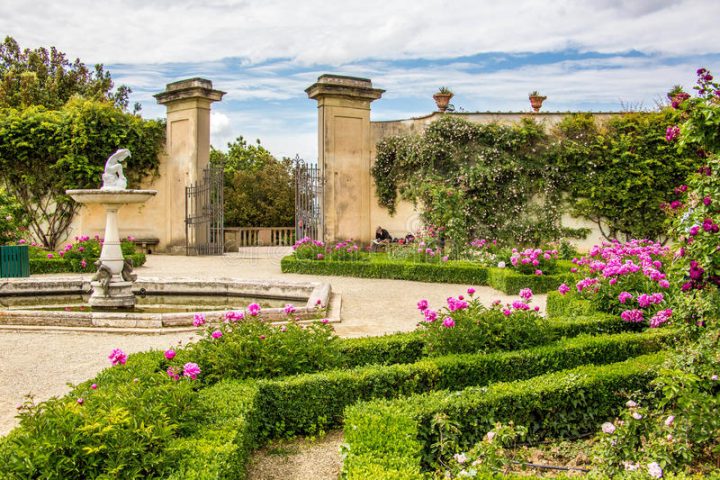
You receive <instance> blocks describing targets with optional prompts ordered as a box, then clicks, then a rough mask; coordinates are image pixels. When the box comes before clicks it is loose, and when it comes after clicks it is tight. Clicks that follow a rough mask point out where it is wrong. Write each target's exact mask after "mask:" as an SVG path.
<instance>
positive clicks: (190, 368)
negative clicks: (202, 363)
mask: <svg viewBox="0 0 720 480" xmlns="http://www.w3.org/2000/svg"><path fill="white" fill-rule="evenodd" d="M183 375H184V376H186V377H188V378H190V379H191V380H195V379H196V378H197V376H198V375H200V367H198V364H197V363H192V362H188V363H186V364H185V365H184V366H183Z"/></svg>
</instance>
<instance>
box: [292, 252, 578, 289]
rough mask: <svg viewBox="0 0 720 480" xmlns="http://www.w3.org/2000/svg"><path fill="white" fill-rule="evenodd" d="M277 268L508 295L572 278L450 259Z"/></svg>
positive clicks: (296, 262) (299, 262)
mask: <svg viewBox="0 0 720 480" xmlns="http://www.w3.org/2000/svg"><path fill="white" fill-rule="evenodd" d="M280 267H281V269H282V271H283V273H304V274H311V275H337V276H346V277H360V278H391V279H399V280H414V281H419V282H434V283H459V284H466V285H478V286H480V285H489V286H491V287H493V288H496V289H498V290H501V291H503V292H505V293H507V294H516V293H517V292H519V291H520V289H522V288H531V289H532V290H533V292H535V293H544V292H548V291H551V290H555V289H556V288H557V287H558V286H560V284H561V283H563V282H567V281H569V280H570V279H571V278H572V275H571V274H569V273H567V274H566V273H559V274H556V275H541V276H535V275H523V274H521V273H518V272H516V271H514V270H512V269H509V268H488V267H481V266H478V265H477V264H474V263H473V262H469V261H452V260H451V261H448V262H446V263H410V262H403V261H397V260H387V259H378V258H371V261H370V262H342V261H337V262H331V261H322V262H318V261H311V260H305V259H302V258H296V257H294V256H287V257H284V258H283V259H282V260H281V262H280Z"/></svg>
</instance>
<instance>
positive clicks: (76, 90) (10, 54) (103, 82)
mask: <svg viewBox="0 0 720 480" xmlns="http://www.w3.org/2000/svg"><path fill="white" fill-rule="evenodd" d="M130 93H131V90H130V89H129V88H128V87H126V86H124V85H122V86H120V87H118V88H117V90H116V91H113V81H112V79H111V78H110V72H107V71H105V70H104V68H103V66H102V65H100V64H98V65H95V67H94V68H88V67H87V66H86V65H85V64H84V63H82V62H81V61H80V60H79V59H75V61H74V62H70V61H69V60H68V59H67V57H66V55H65V54H64V53H63V52H60V51H58V50H57V49H56V48H55V47H50V49H49V50H48V49H46V48H43V47H41V48H36V49H29V48H26V49H24V50H23V49H21V48H20V45H18V43H17V42H16V41H15V39H14V38H12V37H9V36H8V37H5V41H4V42H3V43H2V44H0V108H8V107H11V108H19V109H22V108H26V107H29V106H31V105H42V106H44V107H46V108H48V109H51V110H55V109H58V108H60V107H62V106H63V105H64V104H65V103H66V102H67V101H68V100H70V98H72V97H73V96H75V95H79V96H82V97H84V98H87V99H92V100H102V101H108V102H111V103H112V104H113V105H115V106H116V107H119V108H121V109H127V107H128V95H129V94H130ZM139 109H140V106H139V104H137V103H136V104H135V108H134V111H135V112H137V111H138V110H139Z"/></svg>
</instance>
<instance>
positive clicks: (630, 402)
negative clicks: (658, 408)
mask: <svg viewBox="0 0 720 480" xmlns="http://www.w3.org/2000/svg"><path fill="white" fill-rule="evenodd" d="M625 406H626V407H628V408H635V407H637V406H638V404H637V402H635V401H634V400H628V401H627V402H626V403H625Z"/></svg>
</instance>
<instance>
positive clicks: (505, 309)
mask: <svg viewBox="0 0 720 480" xmlns="http://www.w3.org/2000/svg"><path fill="white" fill-rule="evenodd" d="M502 313H503V315H505V316H506V317H509V316H510V315H511V314H512V311H511V310H510V309H509V308H503V311H502Z"/></svg>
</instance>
